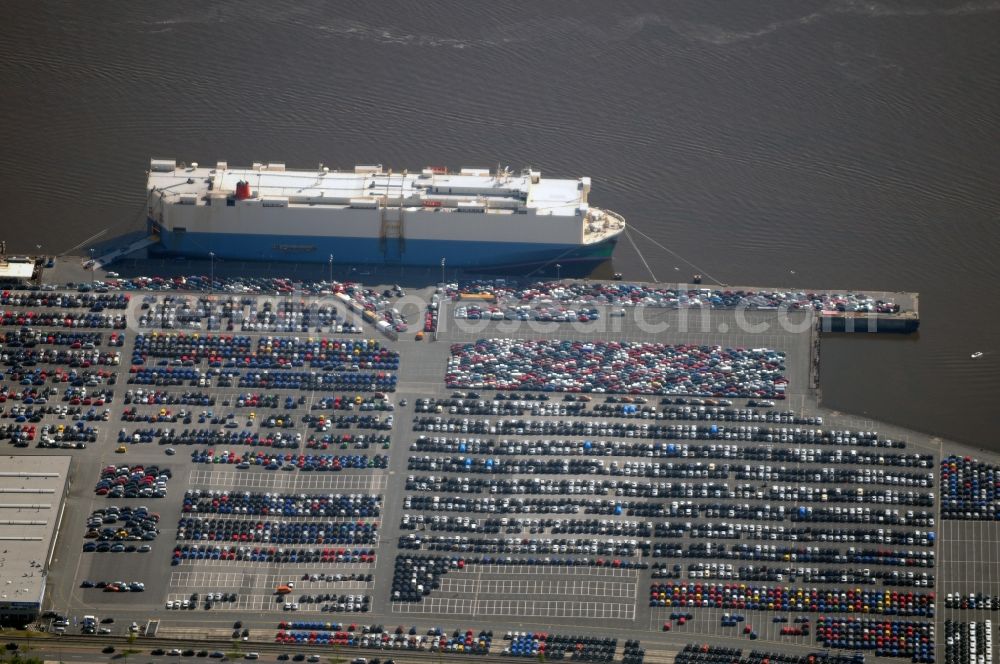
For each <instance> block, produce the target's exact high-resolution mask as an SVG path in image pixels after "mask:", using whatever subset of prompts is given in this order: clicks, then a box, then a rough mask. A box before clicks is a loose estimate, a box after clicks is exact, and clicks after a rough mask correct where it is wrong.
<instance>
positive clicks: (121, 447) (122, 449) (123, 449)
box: [115, 445, 128, 454]
mask: <svg viewBox="0 0 1000 664" xmlns="http://www.w3.org/2000/svg"><path fill="white" fill-rule="evenodd" d="M126 452H128V448H127V447H125V446H124V445H119V446H118V447H117V448H116V449H115V453H116V454H125V453H126Z"/></svg>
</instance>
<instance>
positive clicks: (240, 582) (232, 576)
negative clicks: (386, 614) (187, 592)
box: [170, 567, 374, 590]
mask: <svg viewBox="0 0 1000 664" xmlns="http://www.w3.org/2000/svg"><path fill="white" fill-rule="evenodd" d="M324 569H326V567H324ZM301 577H302V575H301V574H247V573H245V572H171V574H170V586H171V587H173V588H209V589H214V588H260V589H270V590H273V589H274V588H276V587H278V586H279V585H282V584H285V583H288V582H289V581H292V582H294V583H295V589H296V590H299V589H302V590H314V589H323V588H336V589H344V590H364V589H368V588H371V587H372V586H373V585H374V584H373V583H372V582H368V581H306V580H302V578H301Z"/></svg>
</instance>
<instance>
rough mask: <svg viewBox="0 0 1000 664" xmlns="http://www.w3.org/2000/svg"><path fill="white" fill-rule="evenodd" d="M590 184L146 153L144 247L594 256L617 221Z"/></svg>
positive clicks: (566, 261)
mask: <svg viewBox="0 0 1000 664" xmlns="http://www.w3.org/2000/svg"><path fill="white" fill-rule="evenodd" d="M590 186H591V184H590V178H588V177H581V178H579V179H548V178H545V179H543V178H542V176H541V173H540V172H539V171H536V170H530V169H526V170H524V171H522V172H521V173H520V174H514V173H512V172H511V171H510V170H509V169H504V170H499V169H498V170H497V171H496V172H490V170H489V169H479V168H463V169H461V170H460V171H459V172H457V173H450V172H448V170H447V169H445V168H440V167H430V168H425V169H422V170H421V171H419V172H414V173H410V172H408V171H405V170H404V171H402V172H398V173H397V172H393V171H392V170H385V169H383V167H382V166H355V168H354V170H353V171H334V170H330V169H329V168H326V167H324V166H323V165H322V164H320V166H319V167H318V168H316V169H315V170H291V169H286V168H285V165H284V164H281V163H278V164H275V163H268V164H264V163H255V164H253V165H252V166H251V167H249V168H246V167H244V168H231V167H230V166H229V165H228V164H227V163H226V162H218V163H217V164H215V167H214V168H206V167H199V166H198V164H197V163H191V164H183V163H181V164H178V163H177V162H175V161H174V160H173V159H153V160H151V161H150V168H149V180H148V186H147V192H148V196H149V199H148V204H149V205H148V217H149V230H150V232H151V233H152V234H153V235H154V236H155V238H156V242H155V244H153V246H152V247H151V252H152V253H154V254H159V255H174V256H186V257H192V258H207V257H208V256H209V255H210V254H212V255H214V256H215V257H217V258H223V259H232V260H265V261H295V262H318V263H319V262H322V263H325V262H327V261H328V260H336V261H337V262H338V263H358V264H361V263H388V264H397V265H426V266H436V265H443V264H447V266H448V267H457V268H465V269H476V268H481V269H496V268H525V267H529V266H553V265H556V264H560V265H564V266H567V267H568V266H571V265H577V264H586V263H591V264H596V263H599V262H601V261H604V260H607V259H609V258H610V257H611V253H612V251H613V250H614V247H615V244H616V243H617V241H618V238H619V236H620V235H621V233H622V232H623V231H624V230H625V220H624V219H623V218H622V217H621V216H620V215H618V214H616V213H614V212H611V211H608V210H601V209H598V208H594V207H590V205H589V204H588V202H587V198H588V195H589V194H590ZM331 256H333V257H334V258H331Z"/></svg>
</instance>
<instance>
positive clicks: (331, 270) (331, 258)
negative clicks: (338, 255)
mask: <svg viewBox="0 0 1000 664" xmlns="http://www.w3.org/2000/svg"><path fill="white" fill-rule="evenodd" d="M330 283H331V284H332V283H333V254H330Z"/></svg>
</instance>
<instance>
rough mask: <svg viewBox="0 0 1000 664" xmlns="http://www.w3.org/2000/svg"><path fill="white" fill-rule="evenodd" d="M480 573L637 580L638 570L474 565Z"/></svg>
mask: <svg viewBox="0 0 1000 664" xmlns="http://www.w3.org/2000/svg"><path fill="white" fill-rule="evenodd" d="M475 571H476V572H477V573H480V574H494V575H497V576H511V575H515V574H529V575H544V576H608V577H623V578H628V579H635V580H638V578H639V570H637V569H625V568H622V567H550V566H547V565H476V566H475Z"/></svg>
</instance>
